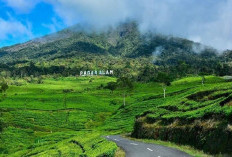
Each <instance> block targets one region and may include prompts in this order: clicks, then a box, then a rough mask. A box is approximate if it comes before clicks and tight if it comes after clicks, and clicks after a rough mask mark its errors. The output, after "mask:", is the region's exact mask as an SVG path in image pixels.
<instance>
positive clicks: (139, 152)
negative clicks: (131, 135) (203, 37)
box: [106, 135, 191, 157]
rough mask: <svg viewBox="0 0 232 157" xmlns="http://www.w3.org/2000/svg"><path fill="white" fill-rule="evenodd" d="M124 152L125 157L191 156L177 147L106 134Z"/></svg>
mask: <svg viewBox="0 0 232 157" xmlns="http://www.w3.org/2000/svg"><path fill="white" fill-rule="evenodd" d="M106 138H107V139H108V140H110V141H113V142H115V143H117V145H118V146H119V147H121V148H122V149H123V150H124V151H125V152H126V157H191V156H190V155H189V154H187V153H185V152H182V151H179V150H177V149H173V148H169V147H165V146H161V145H157V144H149V143H143V142H137V141H132V140H129V139H126V138H123V137H121V136H120V135H115V136H107V137H106Z"/></svg>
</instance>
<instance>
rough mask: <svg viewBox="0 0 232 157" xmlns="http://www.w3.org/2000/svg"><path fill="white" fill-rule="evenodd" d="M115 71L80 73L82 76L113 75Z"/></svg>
mask: <svg viewBox="0 0 232 157" xmlns="http://www.w3.org/2000/svg"><path fill="white" fill-rule="evenodd" d="M113 74H114V71H113V70H95V71H80V76H97V75H113Z"/></svg>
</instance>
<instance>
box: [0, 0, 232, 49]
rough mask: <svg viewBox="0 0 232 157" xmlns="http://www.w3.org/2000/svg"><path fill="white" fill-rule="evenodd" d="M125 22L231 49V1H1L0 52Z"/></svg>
mask: <svg viewBox="0 0 232 157" xmlns="http://www.w3.org/2000/svg"><path fill="white" fill-rule="evenodd" d="M128 19H129V20H135V21H137V23H138V24H139V29H140V31H141V32H142V33H145V32H148V31H149V32H155V33H159V34H160V33H161V34H164V35H172V36H178V37H182V38H187V39H190V40H193V41H195V42H200V43H203V44H205V45H209V46H212V47H215V48H217V49H219V50H226V49H232V0H162V1H161V0H0V47H4V46H9V45H13V44H17V43H22V42H25V41H28V40H31V39H34V38H37V37H41V36H43V35H46V34H50V33H54V32H56V31H59V30H62V29H64V28H67V27H69V26H72V25H75V24H81V25H83V26H87V25H88V26H89V25H91V26H93V27H94V28H95V30H98V31H104V30H106V28H108V27H109V26H111V27H116V26H117V25H118V24H119V23H121V22H124V21H126V20H128Z"/></svg>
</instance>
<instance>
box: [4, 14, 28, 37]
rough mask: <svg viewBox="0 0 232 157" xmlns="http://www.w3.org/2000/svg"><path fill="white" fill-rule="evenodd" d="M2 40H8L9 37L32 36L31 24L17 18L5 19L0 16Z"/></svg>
mask: <svg viewBox="0 0 232 157" xmlns="http://www.w3.org/2000/svg"><path fill="white" fill-rule="evenodd" d="M0 30H1V31H0V40H8V39H9V38H15V39H18V38H25V37H32V33H31V31H30V25H29V24H28V25H24V24H22V23H21V22H19V21H17V20H15V19H12V18H11V19H9V20H4V19H2V18H0Z"/></svg>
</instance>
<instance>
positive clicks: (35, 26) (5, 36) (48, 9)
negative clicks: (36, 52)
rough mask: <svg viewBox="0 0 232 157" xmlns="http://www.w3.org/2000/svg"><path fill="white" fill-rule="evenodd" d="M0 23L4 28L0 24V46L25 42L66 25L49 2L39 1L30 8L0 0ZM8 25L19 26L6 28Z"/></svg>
mask: <svg viewBox="0 0 232 157" xmlns="http://www.w3.org/2000/svg"><path fill="white" fill-rule="evenodd" d="M16 2H17V1H16ZM31 5H32V4H31ZM1 21H2V22H1ZM3 23H4V24H3ZM0 24H1V25H2V27H3V26H4V25H5V27H4V28H2V27H1V26H0V28H1V29H0V31H2V33H0V47H3V46H8V45H12V44H16V43H21V42H25V41H28V40H30V39H33V38H36V37H40V36H43V35H46V34H49V33H52V32H56V31H58V30H60V29H63V28H65V27H66V26H67V25H65V24H64V23H63V21H62V19H61V18H60V17H59V16H57V14H56V12H54V10H53V6H52V5H51V4H49V3H45V2H39V3H37V4H36V5H35V6H34V7H32V8H28V7H27V6H22V8H20V7H19V8H17V7H12V6H9V5H8V4H7V3H6V1H2V0H0ZM9 25H10V26H12V27H20V28H8V29H6V27H8V26H9ZM4 31H5V33H4Z"/></svg>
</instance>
